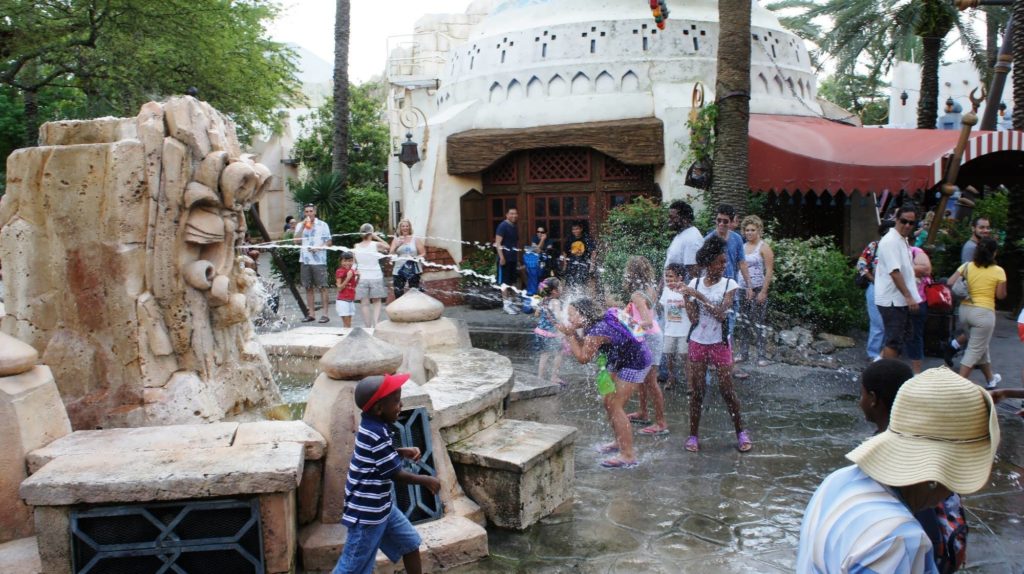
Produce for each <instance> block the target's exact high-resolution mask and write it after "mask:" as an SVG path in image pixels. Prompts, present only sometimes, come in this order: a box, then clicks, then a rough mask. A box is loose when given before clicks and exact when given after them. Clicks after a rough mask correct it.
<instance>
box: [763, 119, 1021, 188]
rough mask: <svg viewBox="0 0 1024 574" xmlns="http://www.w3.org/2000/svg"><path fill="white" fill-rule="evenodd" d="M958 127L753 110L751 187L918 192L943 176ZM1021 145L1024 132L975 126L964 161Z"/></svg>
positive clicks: (930, 186) (1015, 149)
mask: <svg viewBox="0 0 1024 574" xmlns="http://www.w3.org/2000/svg"><path fill="white" fill-rule="evenodd" d="M959 135H960V132H959V131H951V130H917V129H912V130H908V129H882V128H858V127H853V126H849V125H846V124H840V123H836V122H831V121H828V120H825V119H822V118H818V117H801V116H775V115H758V114H754V115H751V116H750V175H749V182H750V188H751V189H752V190H754V191H764V192H767V191H775V192H781V191H787V192H795V191H801V192H808V191H813V192H815V193H817V194H819V195H820V194H822V193H825V192H828V193H833V194H834V193H838V192H839V191H844V192H846V193H852V192H854V191H859V192H861V193H870V192H883V191H892V192H897V191H900V190H906V191H911V192H914V191H920V190H927V189H930V188H932V187H934V186H935V185H936V184H937V183H939V182H941V181H942V178H943V175H944V174H943V161H944V160H945V159H946V158H948V157H951V156H952V155H953V149H954V148H955V147H956V143H957V138H958V137H959ZM1022 150H1024V132H1019V131H1003V132H988V131H985V132H983V131H974V132H972V133H971V137H970V140H969V142H968V146H967V148H966V149H965V150H964V157H963V160H962V163H967V162H969V161H971V160H972V159H975V158H978V157H981V156H983V155H986V154H990V153H994V152H999V151H1022Z"/></svg>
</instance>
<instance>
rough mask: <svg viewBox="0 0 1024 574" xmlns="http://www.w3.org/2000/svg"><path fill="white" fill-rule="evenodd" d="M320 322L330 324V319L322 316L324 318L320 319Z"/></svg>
mask: <svg viewBox="0 0 1024 574" xmlns="http://www.w3.org/2000/svg"><path fill="white" fill-rule="evenodd" d="M320 322H321V323H330V322H331V318H330V317H328V316H327V315H324V316H322V317H320Z"/></svg>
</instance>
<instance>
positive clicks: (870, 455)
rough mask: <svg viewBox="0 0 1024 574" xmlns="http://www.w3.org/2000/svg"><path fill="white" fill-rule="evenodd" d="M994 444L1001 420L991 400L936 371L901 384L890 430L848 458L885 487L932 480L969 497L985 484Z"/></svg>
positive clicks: (973, 387)
mask: <svg viewBox="0 0 1024 574" xmlns="http://www.w3.org/2000/svg"><path fill="white" fill-rule="evenodd" d="M998 446H999V418H998V416H997V414H996V409H995V405H994V404H993V402H992V397H990V396H989V394H988V392H987V391H985V390H984V389H983V388H981V387H980V386H978V385H975V384H974V383H972V382H970V381H968V380H967V379H964V378H963V377H961V376H960V375H957V374H956V373H954V372H953V371H951V370H949V369H947V368H945V367H939V368H935V369H929V370H927V371H925V372H923V373H921V374H919V375H917V376H915V377H914V378H912V379H910V380H909V381H907V382H906V383H904V384H903V386H902V387H900V391H899V393H898V394H897V395H896V402H895V403H894V404H893V406H892V412H891V413H890V415H889V428H888V429H887V430H885V431H884V432H881V433H879V434H877V435H875V436H874V437H872V438H870V439H868V440H867V441H865V442H864V443H863V444H861V445H860V446H859V447H857V448H856V449H854V450H853V451H851V452H849V453H847V455H846V458H848V459H850V460H851V461H853V462H854V463H856V465H857V466H858V467H860V469H861V470H863V471H864V473H865V474H867V475H868V476H870V477H871V478H873V479H875V480H876V481H878V482H879V483H881V484H884V485H887V486H896V487H899V486H909V485H911V484H917V483H920V482H930V481H936V482H939V483H941V484H942V485H943V486H945V487H946V488H948V489H950V490H952V491H953V492H956V493H960V494H970V493H972V492H976V491H978V490H980V489H981V488H982V487H983V486H985V483H986V482H988V476H989V473H990V472H991V470H992V460H993V458H995V454H996V448H997V447H998Z"/></svg>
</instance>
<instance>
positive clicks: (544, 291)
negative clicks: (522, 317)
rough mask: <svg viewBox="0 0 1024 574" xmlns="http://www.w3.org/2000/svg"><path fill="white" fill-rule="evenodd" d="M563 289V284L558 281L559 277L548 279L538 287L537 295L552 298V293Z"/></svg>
mask: <svg viewBox="0 0 1024 574" xmlns="http://www.w3.org/2000/svg"><path fill="white" fill-rule="evenodd" d="M561 288H562V282H561V281H559V280H558V277H548V278H547V279H545V280H543V281H541V282H540V285H538V286H537V293H539V294H540V296H541V297H550V296H551V294H552V293H554V292H555V291H558V290H559V289H561Z"/></svg>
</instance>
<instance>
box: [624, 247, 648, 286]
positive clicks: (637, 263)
mask: <svg viewBox="0 0 1024 574" xmlns="http://www.w3.org/2000/svg"><path fill="white" fill-rule="evenodd" d="M651 285H654V267H652V266H651V262H650V261H648V259H647V258H646V257H644V256H643V255H634V256H632V257H630V258H629V259H628V260H627V261H626V273H625V278H624V280H623V282H622V286H623V288H624V289H625V291H626V294H627V295H631V294H633V293H636V292H637V291H645V290H647V289H649V288H650V287H651Z"/></svg>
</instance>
